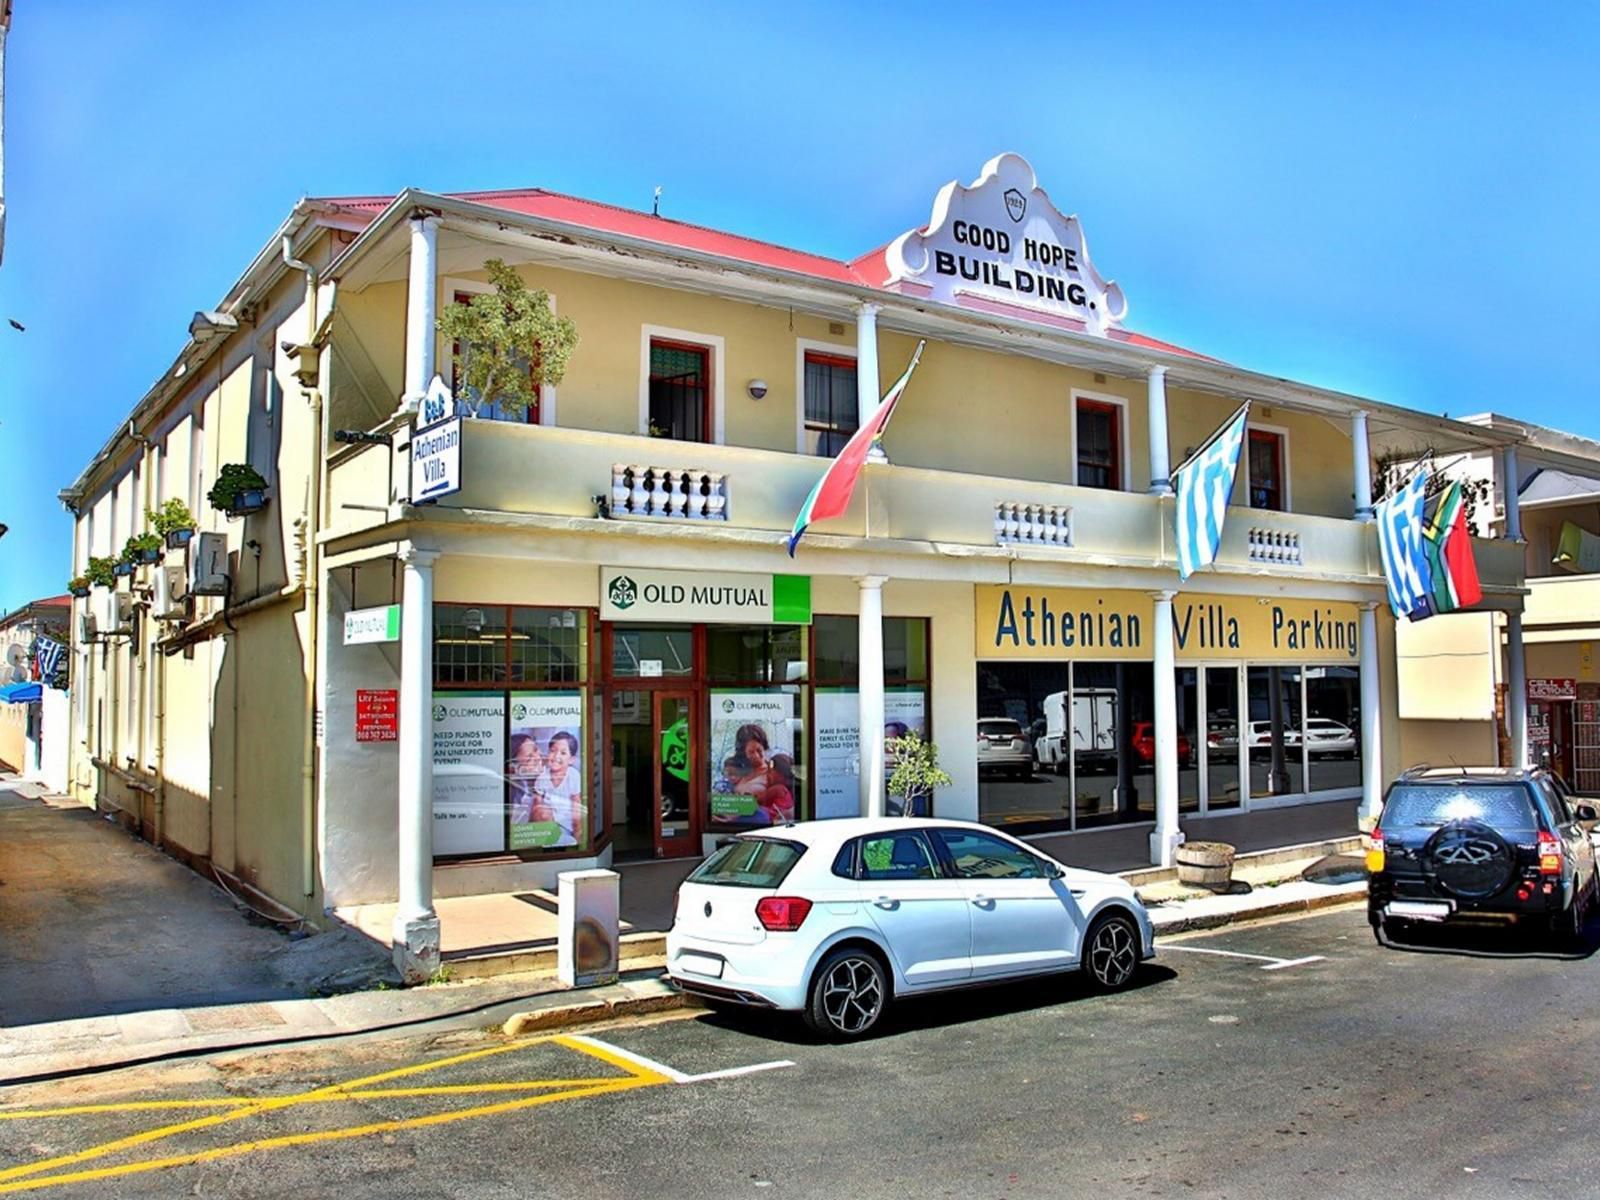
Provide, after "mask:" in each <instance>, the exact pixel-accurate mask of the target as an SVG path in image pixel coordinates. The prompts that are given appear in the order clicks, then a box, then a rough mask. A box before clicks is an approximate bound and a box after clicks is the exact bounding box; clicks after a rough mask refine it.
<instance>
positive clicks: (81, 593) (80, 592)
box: [67, 575, 89, 600]
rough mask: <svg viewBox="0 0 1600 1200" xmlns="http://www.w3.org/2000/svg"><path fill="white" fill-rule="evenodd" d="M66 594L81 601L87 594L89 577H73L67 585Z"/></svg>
mask: <svg viewBox="0 0 1600 1200" xmlns="http://www.w3.org/2000/svg"><path fill="white" fill-rule="evenodd" d="M67 593H68V594H69V595H71V596H73V597H75V598H77V599H79V600H82V599H83V598H84V597H85V596H87V595H88V594H89V577H88V576H87V575H74V576H73V577H72V579H71V581H70V582H69V583H68V584H67Z"/></svg>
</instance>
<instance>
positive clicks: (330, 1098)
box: [0, 1075, 608, 1121]
mask: <svg viewBox="0 0 1600 1200" xmlns="http://www.w3.org/2000/svg"><path fill="white" fill-rule="evenodd" d="M604 1082H608V1081H606V1080H603V1079H599V1078H596V1077H595V1076H592V1075H586V1076H582V1077H579V1078H574V1079H519V1080H517V1081H515V1082H505V1083H452V1084H442V1085H440V1086H438V1087H418V1088H363V1089H361V1090H360V1091H352V1090H350V1089H349V1088H348V1087H347V1088H345V1089H344V1090H342V1091H340V1092H338V1093H336V1094H329V1095H326V1096H309V1097H307V1098H306V1099H304V1100H302V1101H301V1103H303V1104H337V1103H339V1102H340V1101H343V1100H371V1099H374V1098H376V1097H380V1096H401V1097H405V1096H449V1095H454V1094H457V1093H460V1094H468V1093H472V1092H519V1091H529V1090H531V1089H533V1088H564V1087H588V1086H589V1085H590V1084H594V1083H604ZM249 1103H251V1102H250V1101H248V1100H241V1099H238V1098H233V1099H227V1098H223V1097H220V1096H219V1097H212V1098H209V1099H199V1100H125V1101H121V1102H119V1103H116V1104H69V1105H66V1106H65V1107H62V1108H24V1109H18V1110H17V1111H16V1112H0V1121H21V1120H42V1119H45V1118H49V1117H78V1116H85V1115H88V1114H92V1113H122V1112H158V1111H160V1110H162V1109H183V1108H239V1107H241V1106H243V1105H245V1104H249Z"/></svg>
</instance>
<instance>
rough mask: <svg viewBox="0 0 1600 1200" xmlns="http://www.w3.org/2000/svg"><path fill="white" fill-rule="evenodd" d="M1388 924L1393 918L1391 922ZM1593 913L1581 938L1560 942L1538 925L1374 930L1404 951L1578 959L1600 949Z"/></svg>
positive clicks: (1381, 939) (1383, 941) (1385, 943)
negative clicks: (1578, 941)
mask: <svg viewBox="0 0 1600 1200" xmlns="http://www.w3.org/2000/svg"><path fill="white" fill-rule="evenodd" d="M1390 925H1391V927H1393V926H1394V922H1390ZM1596 932H1597V931H1596V927H1595V917H1594V915H1592V914H1591V916H1590V918H1589V922H1588V925H1587V927H1586V928H1585V930H1584V937H1583V942H1582V944H1581V945H1579V946H1576V947H1569V946H1563V945H1560V944H1559V943H1558V942H1557V941H1556V940H1555V939H1554V938H1552V936H1551V935H1550V933H1549V932H1548V931H1547V930H1545V929H1543V928H1541V927H1532V928H1528V927H1523V928H1519V927H1517V926H1516V925H1508V926H1504V927H1501V926H1492V925H1444V924H1429V923H1427V922H1422V921H1417V922H1411V923H1408V924H1405V925H1401V926H1400V927H1399V928H1393V931H1392V932H1391V933H1388V934H1385V933H1383V932H1381V931H1376V930H1375V931H1374V936H1376V937H1377V939H1378V944H1379V945H1381V946H1383V947H1384V948H1385V949H1388V950H1395V951H1400V952H1403V953H1407V954H1453V955H1456V956H1458V957H1462V958H1504V959H1512V958H1539V959H1547V960H1552V961H1556V962H1581V961H1583V960H1584V959H1587V958H1592V957H1593V956H1594V953H1595V951H1596V949H1600V939H1597V937H1596Z"/></svg>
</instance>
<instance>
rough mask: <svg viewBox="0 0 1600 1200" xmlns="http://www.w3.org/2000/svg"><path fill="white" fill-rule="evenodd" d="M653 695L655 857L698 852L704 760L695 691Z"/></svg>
mask: <svg viewBox="0 0 1600 1200" xmlns="http://www.w3.org/2000/svg"><path fill="white" fill-rule="evenodd" d="M651 700H652V704H653V712H654V718H655V719H654V722H653V724H652V729H651V735H652V736H651V739H650V744H651V746H652V747H653V748H654V750H655V807H654V812H655V831H656V847H655V848H656V856H657V857H658V858H679V857H682V856H684V855H691V854H698V853H699V852H700V830H699V828H698V827H697V824H696V819H695V818H696V813H695V803H694V798H695V794H696V789H695V771H694V766H695V763H696V762H697V761H698V760H699V756H698V754H697V750H698V746H699V730H698V729H697V728H696V726H697V724H698V721H697V719H696V714H695V704H694V693H693V692H669V691H658V692H653V693H652V694H651Z"/></svg>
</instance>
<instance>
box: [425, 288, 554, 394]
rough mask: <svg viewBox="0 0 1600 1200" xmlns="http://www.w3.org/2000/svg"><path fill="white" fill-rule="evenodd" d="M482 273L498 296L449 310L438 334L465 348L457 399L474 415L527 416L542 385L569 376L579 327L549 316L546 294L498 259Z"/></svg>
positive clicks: (484, 296)
mask: <svg viewBox="0 0 1600 1200" xmlns="http://www.w3.org/2000/svg"><path fill="white" fill-rule="evenodd" d="M483 269H484V270H485V271H487V272H488V274H489V282H490V283H492V284H494V291H492V292H484V293H482V294H481V295H476V296H473V297H472V298H471V299H469V300H467V301H465V302H464V303H463V302H458V303H455V304H451V305H449V306H448V307H446V308H445V310H444V313H443V315H441V316H440V317H439V321H438V325H439V332H440V333H442V334H444V335H445V337H447V338H449V339H450V340H451V341H453V342H454V343H455V344H456V345H457V346H459V347H460V348H461V351H460V361H459V363H458V364H457V369H458V372H459V373H458V376H457V378H458V381H459V382H458V390H457V395H456V399H457V400H460V401H462V402H463V403H465V404H467V405H469V406H470V407H471V409H472V413H473V415H474V416H476V415H477V414H478V412H479V411H480V409H481V408H482V407H483V406H484V405H499V406H500V408H501V409H502V410H504V411H507V412H514V413H525V412H526V411H527V410H528V408H529V406H530V405H532V404H536V403H537V402H538V399H539V388H540V387H541V386H543V385H545V384H550V385H552V386H554V385H555V384H558V383H560V382H561V379H562V377H563V376H564V375H566V373H567V362H568V361H569V360H570V359H571V357H572V352H573V350H575V349H576V348H577V345H578V328H577V326H576V325H574V324H573V323H572V319H571V318H570V317H558V316H556V315H555V313H553V312H551V311H550V294H549V293H548V292H546V291H545V290H544V289H543V288H530V287H528V285H527V284H525V283H523V282H522V277H521V276H520V275H518V274H517V273H516V271H514V270H512V268H510V267H508V266H506V264H505V263H504V262H502V261H501V260H500V259H498V258H491V259H490V260H489V261H488V262H486V263H484V264H483Z"/></svg>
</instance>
